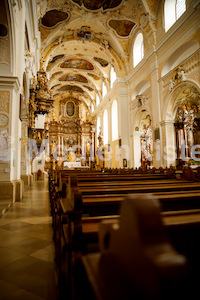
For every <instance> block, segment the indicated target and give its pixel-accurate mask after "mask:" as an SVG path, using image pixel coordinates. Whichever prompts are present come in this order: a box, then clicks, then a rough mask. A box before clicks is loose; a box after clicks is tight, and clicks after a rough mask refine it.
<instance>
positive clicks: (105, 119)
mask: <svg viewBox="0 0 200 300" xmlns="http://www.w3.org/2000/svg"><path fill="white" fill-rule="evenodd" d="M103 143H104V145H106V144H108V111H107V109H105V110H104V114H103Z"/></svg>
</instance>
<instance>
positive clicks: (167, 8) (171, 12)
mask: <svg viewBox="0 0 200 300" xmlns="http://www.w3.org/2000/svg"><path fill="white" fill-rule="evenodd" d="M185 11H186V0H165V5H164V18H165V31H167V30H169V28H170V27H172V25H173V24H174V23H175V22H176V21H177V20H178V19H179V18H180V16H182V14H183V13H184V12H185Z"/></svg>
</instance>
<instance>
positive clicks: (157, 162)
mask: <svg viewBox="0 0 200 300" xmlns="http://www.w3.org/2000/svg"><path fill="white" fill-rule="evenodd" d="M155 64H156V61H155ZM158 79H159V76H158V68H157V67H155V68H154V69H153V70H152V72H151V93H152V108H153V109H152V117H153V120H152V126H153V128H155V127H158V128H159V130H160V125H159V124H160V121H161V113H160V99H159V83H158ZM161 138H162V134H161V132H160V139H161ZM158 147H160V141H159V140H157V141H155V140H154V142H153V149H154V154H155V151H156V149H157V148H158ZM153 165H154V167H156V168H159V167H160V166H161V165H162V162H161V156H160V157H156V159H155V157H154V158H153Z"/></svg>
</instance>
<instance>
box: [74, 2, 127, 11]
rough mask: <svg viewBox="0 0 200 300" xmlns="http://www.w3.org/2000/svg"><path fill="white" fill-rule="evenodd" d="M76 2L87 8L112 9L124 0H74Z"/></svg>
mask: <svg viewBox="0 0 200 300" xmlns="http://www.w3.org/2000/svg"><path fill="white" fill-rule="evenodd" d="M73 2H74V3H77V4H78V5H79V6H82V5H83V6H85V8H87V9H90V10H98V9H101V8H102V9H103V10H106V9H111V8H116V7H117V6H119V5H120V4H121V3H122V0H107V1H105V0H93V1H91V0H73Z"/></svg>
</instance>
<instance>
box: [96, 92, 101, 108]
mask: <svg viewBox="0 0 200 300" xmlns="http://www.w3.org/2000/svg"><path fill="white" fill-rule="evenodd" d="M99 103H100V99H99V95H98V94H96V106H97V105H99Z"/></svg>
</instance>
